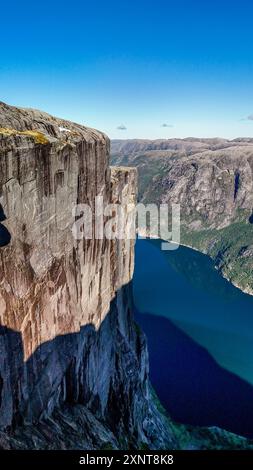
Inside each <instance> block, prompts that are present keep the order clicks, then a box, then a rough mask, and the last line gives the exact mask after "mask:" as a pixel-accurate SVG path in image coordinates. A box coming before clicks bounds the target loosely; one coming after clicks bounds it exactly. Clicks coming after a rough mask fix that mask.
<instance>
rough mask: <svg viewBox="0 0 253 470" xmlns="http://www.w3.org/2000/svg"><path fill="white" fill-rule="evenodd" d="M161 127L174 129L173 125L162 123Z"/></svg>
mask: <svg viewBox="0 0 253 470" xmlns="http://www.w3.org/2000/svg"><path fill="white" fill-rule="evenodd" d="M161 127H174V126H173V124H167V123H166V122H164V123H163V124H162V125H161Z"/></svg>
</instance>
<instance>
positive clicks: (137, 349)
mask: <svg viewBox="0 0 253 470" xmlns="http://www.w3.org/2000/svg"><path fill="white" fill-rule="evenodd" d="M108 161H109V141H108V139H107V137H106V136H105V135H104V134H102V133H100V132H98V131H95V130H92V129H87V128H85V127H82V126H80V125H77V124H73V123H71V122H67V121H63V120H60V119H56V118H54V117H51V116H49V115H48V114H46V113H42V112H40V111H34V110H24V109H18V108H13V107H10V106H7V105H5V104H3V103H1V105H0V198H1V211H2V214H3V216H2V218H1V220H2V224H3V228H4V230H7V231H8V233H9V234H10V239H9V240H7V242H6V243H2V247H1V248H0V324H1V327H0V328H1V332H0V333H1V334H0V428H1V429H2V430H3V431H4V430H6V429H8V430H9V431H8V432H9V434H8V435H6V434H2V446H3V447H6V446H7V447H8V446H13V447H15V446H18V444H17V442H16V441H15V439H16V438H15V437H13V436H17V434H15V433H17V432H18V431H17V430H18V429H20V427H21V428H22V429H23V430H24V429H25V428H24V426H28V428H29V429H30V434H29V439H30V440H29V444H27V443H26V444H25V441H24V440H23V444H22V445H24V446H26V445H28V447H32V448H33V447H35V448H36V447H38V445H40V444H38V442H39V438H38V436H37V434H36V432H35V431H34V433H33V431H32V429H33V424H34V423H37V426H39V424H38V423H41V426H42V428H43V426H44V428H43V429H46V428H47V426H48V424H46V420H47V419H49V420H50V419H51V418H52V416H53V415H54V414H57V410H58V413H60V411H59V410H63V409H64V406H65V407H66V406H69V407H72V408H71V409H72V411H73V406H79V407H81V410H82V411H81V416H82V419H83V422H84V423H86V426H87V428H88V429H87V432H86V438H85V437H84V434H85V433H84V432H83V433H82V434H81V435H82V436H83V440H82V438H81V437H80V438H79V439H77V441H76V443H75V444H74V443H73V439H72V444H71V445H72V446H73V445H75V446H77V447H78V446H83V447H84V446H86V445H87V446H88V448H99V447H101V446H103V444H105V443H106V442H107V441H108V440H109V441H111V444H112V445H115V446H117V445H118V446H119V442H121V443H122V442H123V443H124V445H125V446H129V445H130V443H131V445H134V446H136V447H137V446H138V445H140V443H141V442H143V443H144V444H147V445H149V446H151V447H152V446H153V447H154V446H155V447H162V446H166V445H169V443H170V444H171V442H172V439H171V437H170V436H169V435H168V433H167V430H166V426H165V424H164V418H163V417H161V416H160V414H159V413H158V411H157V410H156V408H155V407H154V405H153V404H152V400H151V398H150V391H149V384H148V364H147V351H146V344H145V339H144V337H143V335H142V333H141V332H140V331H139V330H138V329H137V328H136V327H135V324H134V322H133V318H132V305H131V298H132V297H131V287H130V285H129V283H130V281H131V277H132V273H133V265H134V251H133V250H134V241H133V240H117V239H115V240H108V239H106V238H101V239H96V238H95V235H94V234H93V237H92V239H89V240H83V239H81V240H76V239H75V238H74V237H73V233H72V226H73V223H74V221H75V220H76V219H75V214H74V215H73V212H72V211H73V207H75V205H76V204H77V203H78V204H84V203H85V204H89V205H90V206H91V207H92V211H93V215H94V214H95V211H94V204H95V202H94V201H95V197H96V196H101V197H103V199H104V204H105V205H107V204H108V203H121V204H122V206H123V208H125V223H126V225H129V224H130V225H131V218H132V217H133V215H132V213H131V212H128V211H127V204H129V203H134V202H135V193H136V171H135V170H134V169H128V168H122V169H121V168H116V169H110V168H109V165H108ZM106 221H107V219H106V217H104V220H103V223H104V224H105V223H106ZM95 223H96V220H95V216H94V217H93V220H92V225H93V226H95ZM3 245H4V246H3ZM74 409H76V408H74ZM78 409H79V408H78ZM75 413H77V415H78V412H77V411H76V412H75V411H73V414H74V415H75ZM58 416H59V415H58ZM50 417H51V418H50ZM65 418H66V420H67V421H68V420H69V418H67V417H66V416H65ZM80 419H81V418H80ZM52 420H53V418H52ZM56 421H57V419H56ZM63 421H64V419H63ZM72 421H73V426H75V424H74V423H75V419H74V418H73V420H72ZM89 422H90V428H89V424H88V423H89ZM99 422H100V423H103V424H100V427H99V426H97V425H96V423H99ZM43 423H44V424H43ZM29 426H30V427H29ZM61 426H63V424H62V422H61V425H60V424H59V423H58V429H59V432H61V431H60V429H61ZM76 426H77V424H76ZM56 427H57V424H56ZM99 429H101V433H99V431H98V430H99ZM45 432H46V431H45ZM56 434H57V433H56ZM56 434H55V437H52V436H51V437H52V439H55V441H54V442H55V444H53V443H52V442H51V443H50V445H52V446H53V447H54V446H55V447H57V444H56V442H58V445H59V446H61V444H60V441H61V439H60V438H59V440H58V441H57V436H56ZM21 435H22V436H23V437H24V436H26V434H25V431H24V433H23V431H22V432H21ZM49 435H50V431H49V430H48V436H49ZM11 436H12V437H11ZM36 436H37V437H36ZM51 437H50V439H51ZM19 439H20V435H19ZM24 439H25V437H24ZM27 439H28V437H27V436H26V440H27ZM48 439H49V438H48ZM46 441H48V440H47V439H46ZM48 445H49V443H48V442H47V443H46V442H44V444H42V442H41V446H43V447H45V446H48Z"/></svg>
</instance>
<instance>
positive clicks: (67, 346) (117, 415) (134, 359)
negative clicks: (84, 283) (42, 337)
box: [0, 284, 148, 440]
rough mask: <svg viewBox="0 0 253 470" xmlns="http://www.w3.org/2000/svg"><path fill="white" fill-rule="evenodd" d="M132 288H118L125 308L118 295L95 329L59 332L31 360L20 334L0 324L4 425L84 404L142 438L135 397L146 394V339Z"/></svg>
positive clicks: (0, 398)
mask: <svg viewBox="0 0 253 470" xmlns="http://www.w3.org/2000/svg"><path fill="white" fill-rule="evenodd" d="M128 289H129V284H128V285H126V286H124V287H123V288H122V289H121V290H120V293H121V294H120V295H121V297H120V299H121V300H120V306H121V308H122V313H120V312H119V310H118V308H119V305H118V302H117V299H116V298H115V299H114V300H113V301H112V303H111V307H110V310H109V312H108V314H107V315H106V317H105V318H104V320H103V321H102V323H101V325H100V327H99V328H98V329H97V330H96V329H95V328H94V326H93V325H91V324H87V325H85V326H83V327H82V328H81V330H80V332H78V333H70V334H64V335H60V336H57V337H55V338H54V339H52V340H50V341H47V342H44V343H43V344H41V345H40V346H39V347H37V349H36V350H35V351H34V353H33V354H31V356H30V357H29V358H28V359H27V360H24V349H23V341H22V337H21V334H20V333H19V332H15V331H13V330H11V329H9V328H7V327H4V326H0V429H1V428H2V429H6V427H9V426H13V427H14V428H15V427H16V426H18V425H20V426H22V425H23V424H24V422H26V423H32V422H36V421H37V420H40V419H43V418H46V417H47V416H48V415H50V414H51V413H52V411H53V410H54V408H55V407H56V408H57V407H60V406H62V405H64V404H69V405H75V404H80V405H84V406H85V407H87V409H88V410H89V411H91V412H92V413H93V414H94V417H96V418H97V419H99V420H102V421H103V422H106V425H107V426H108V428H109V429H110V430H111V431H112V432H115V434H117V432H118V431H119V429H120V430H124V433H125V435H128V434H129V439H133V440H134V439H136V438H137V437H138V436H137V434H138V429H137V427H136V425H135V417H134V413H135V410H136V403H135V401H136V400H137V401H138V398H139V401H138V403H139V402H141V400H143V402H144V401H145V396H146V385H147V384H148V381H147V374H146V373H145V370H144V368H143V353H144V354H146V342H145V339H144V335H142V334H141V332H140V331H139V330H138V329H137V328H136V326H135V324H134V322H133V318H132V312H133V309H132V308H130V306H129V302H130V300H129V299H131V297H130V296H129V292H128ZM118 295H119V294H118ZM28 333H29V331H28ZM26 339H28V338H26ZM137 395H138V396H137ZM144 408H145V407H144ZM139 412H140V411H139ZM143 419H144V418H143Z"/></svg>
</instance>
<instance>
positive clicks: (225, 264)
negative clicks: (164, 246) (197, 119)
mask: <svg viewBox="0 0 253 470" xmlns="http://www.w3.org/2000/svg"><path fill="white" fill-rule="evenodd" d="M140 145H141V147H140V148H139V147H138V146H137V143H136V141H127V142H126V143H125V144H123V143H122V142H121V144H120V145H119V142H118V141H116V142H115V143H113V145H112V162H113V163H117V164H124V165H134V166H136V167H137V168H138V170H139V180H140V184H139V186H140V193H139V198H140V200H141V201H142V202H146V203H156V204H160V203H167V204H168V205H169V207H171V204H173V203H175V204H180V207H181V223H182V225H181V241H182V242H183V243H185V244H187V245H189V246H192V247H194V248H197V249H199V250H200V251H202V252H204V253H207V254H209V255H210V256H211V257H212V258H213V259H214V260H215V262H216V265H217V267H218V268H219V269H220V270H221V272H222V273H223V274H224V275H225V276H226V277H227V278H228V279H229V280H230V281H231V282H233V283H234V284H235V285H237V286H239V287H240V288H242V289H243V290H245V291H246V292H249V293H253V275H252V272H253V269H252V268H253V261H252V256H251V249H252V222H253V217H252V214H253V141H252V139H236V140H234V141H227V140H222V139H183V140H181V141H180V140H173V139H171V140H168V141H162V143H161V142H160V141H154V142H153V143H152V141H151V142H149V145H148V144H147V143H145V145H144V143H143V142H142V144H140V143H139V146H140ZM143 146H144V149H143ZM153 147H154V148H153ZM127 152H130V153H127ZM143 152H144V153H143Z"/></svg>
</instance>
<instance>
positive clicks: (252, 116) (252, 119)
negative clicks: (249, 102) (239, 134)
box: [240, 114, 253, 121]
mask: <svg viewBox="0 0 253 470" xmlns="http://www.w3.org/2000/svg"><path fill="white" fill-rule="evenodd" d="M240 121H253V114H250V115H249V116H247V117H246V118H242V119H240Z"/></svg>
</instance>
